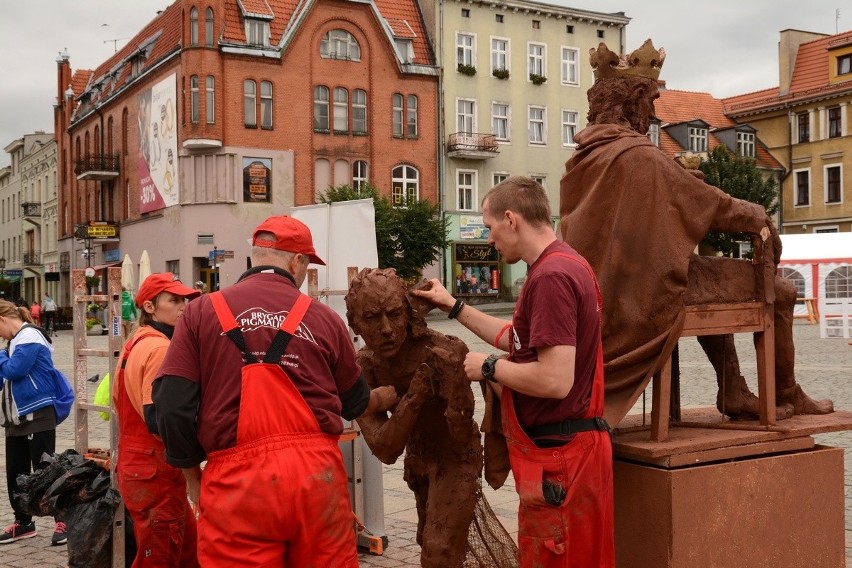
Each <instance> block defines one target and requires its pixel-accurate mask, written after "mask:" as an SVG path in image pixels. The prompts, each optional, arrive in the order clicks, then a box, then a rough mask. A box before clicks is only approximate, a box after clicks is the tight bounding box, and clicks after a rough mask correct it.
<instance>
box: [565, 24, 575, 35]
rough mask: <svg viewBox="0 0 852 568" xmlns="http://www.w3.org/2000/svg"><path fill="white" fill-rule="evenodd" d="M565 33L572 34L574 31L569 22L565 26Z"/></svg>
mask: <svg viewBox="0 0 852 568" xmlns="http://www.w3.org/2000/svg"><path fill="white" fill-rule="evenodd" d="M565 33H566V34H573V33H574V26H572V25H571V24H568V25H566V26H565Z"/></svg>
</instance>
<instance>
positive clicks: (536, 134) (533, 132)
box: [529, 106, 545, 144]
mask: <svg viewBox="0 0 852 568" xmlns="http://www.w3.org/2000/svg"><path fill="white" fill-rule="evenodd" d="M529 110H530V112H529V139H530V144H544V141H545V139H544V134H545V133H544V107H537V106H531V107H530V109H529Z"/></svg>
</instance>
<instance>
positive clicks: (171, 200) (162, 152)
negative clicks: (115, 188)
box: [139, 74, 180, 213]
mask: <svg viewBox="0 0 852 568" xmlns="http://www.w3.org/2000/svg"><path fill="white" fill-rule="evenodd" d="M176 86H177V80H176V76H175V75H174V74H172V75H169V76H168V77H166V78H165V79H163V80H162V81H160V82H159V83H157V84H156V85H154V86H152V87H151V88H150V89H146V90H145V91H143V92H142V93H141V94H140V95H139V188H140V191H139V199H140V204H139V212H140V213H148V212H149V211H156V210H158V209H164V208H166V207H171V206H172V205H177V204H178V199H179V193H180V187H179V184H178V171H177V166H178V153H177V149H178V148H177V128H176V127H177V116H176V115H175V93H176V92H177V91H176Z"/></svg>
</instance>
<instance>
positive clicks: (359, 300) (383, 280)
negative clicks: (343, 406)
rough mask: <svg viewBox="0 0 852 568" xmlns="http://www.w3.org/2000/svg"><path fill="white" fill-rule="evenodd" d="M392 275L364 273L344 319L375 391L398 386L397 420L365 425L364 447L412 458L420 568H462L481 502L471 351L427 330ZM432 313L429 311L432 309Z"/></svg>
mask: <svg viewBox="0 0 852 568" xmlns="http://www.w3.org/2000/svg"><path fill="white" fill-rule="evenodd" d="M419 304H423V302H422V300H418V299H415V298H410V297H409V295H408V294H407V290H406V287H405V283H404V282H403V281H402V279H401V278H399V277H398V276H397V275H396V272H395V271H394V270H393V269H385V270H379V269H364V270H362V271H361V272H360V273H359V274H358V276H357V277H356V278H355V279H354V280H353V281H352V283H351V285H350V288H349V293H348V294H347V295H346V316H347V318H348V320H349V324H350V325H351V326H352V329H354V330H355V333H357V334H359V335H360V336H361V337H362V338H363V339H364V342H365V344H366V345H365V347H363V348H362V349H361V350H360V351H359V352H358V363H359V364H360V365H361V368H362V369H363V372H364V376H365V378H366V379H367V382H368V383H369V385H370V386H371V387H373V388H375V387H378V386H383V385H392V386H393V387H394V388H395V389H396V392H397V395H398V396H399V398H400V400H399V403H398V405H397V406H396V407H395V408H394V409H393V410H392V411H391V412H390V415H388V413H387V412H375V413H371V414H365V415H363V416H362V417H360V418H359V419H358V424H359V426H360V427H361V431H362V433H363V435H364V440H365V441H366V442H367V445H368V446H369V447H370V449H371V450H372V452H373V454H375V455H376V457H378V458H379V460H381V461H382V462H383V463H385V464H392V463H395V462H396V460H397V458H399V456H400V455H401V454H402V452H403V451H405V468H404V479H405V481H406V483H407V484H408V487H409V488H410V489H411V490H412V491H413V492H414V498H415V503H416V505H417V519H418V522H417V543H418V544H419V545H420V546H421V556H420V561H421V565H422V566H424V567H434V568H438V567H441V568H456V567H460V566H462V563H463V562H464V560H465V542H466V539H467V536H468V527H469V525H470V523H471V521H472V520H473V516H474V507H475V505H476V502H477V499H478V498H479V495H480V475H481V472H482V445H481V442H480V435H479V429H478V427H477V424H476V422H475V421H474V420H473V408H474V399H473V392H472V391H471V387H470V381H468V379H467V377H466V376H465V374H464V365H463V361H464V357H465V354H466V353H467V347H466V346H465V344H464V343H463V342H462V341H461V340H459V339H458V338H456V337H451V336H445V335H442V334H440V333H437V332H435V331H432V330H430V329H429V328H428V327H427V326H426V322H425V320H424V314H425V312H427V311H428V309H429V308H425V309H424V310H423V311H422V312H421V311H420V310H418V309H415V307H414V306H418V305H419ZM429 307H431V306H429Z"/></svg>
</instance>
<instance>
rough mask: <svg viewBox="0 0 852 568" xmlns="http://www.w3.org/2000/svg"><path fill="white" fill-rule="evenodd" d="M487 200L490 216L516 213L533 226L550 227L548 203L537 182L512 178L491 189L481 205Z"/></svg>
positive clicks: (518, 177)
mask: <svg viewBox="0 0 852 568" xmlns="http://www.w3.org/2000/svg"><path fill="white" fill-rule="evenodd" d="M486 199H487V200H488V208H489V209H490V210H491V213H492V215H494V216H495V217H500V216H502V215H503V213H505V212H506V211H513V212H514V213H517V214H518V215H520V216H521V217H523V218H524V219H526V221H527V222H528V223H529V224H531V225H534V226H538V225H550V201H548V199H547V193H546V192H545V191H544V188H543V187H541V184H539V183H538V182H537V181H535V180H534V179H532V178H529V177H526V176H512V177H510V178H508V179H505V180H503V181H501V182H500V183H498V184H497V185H495V186H494V187H492V188H491V189H490V190H489V191H488V193H486V194H485V197H484V198H483V199H482V203H485V200H486Z"/></svg>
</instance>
